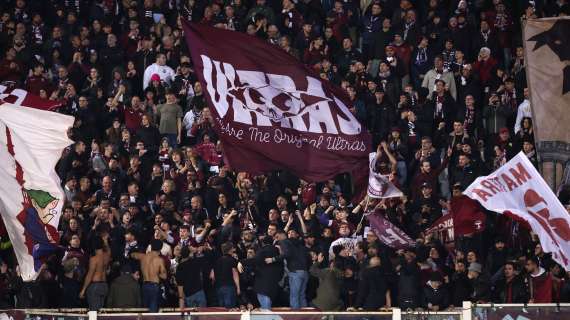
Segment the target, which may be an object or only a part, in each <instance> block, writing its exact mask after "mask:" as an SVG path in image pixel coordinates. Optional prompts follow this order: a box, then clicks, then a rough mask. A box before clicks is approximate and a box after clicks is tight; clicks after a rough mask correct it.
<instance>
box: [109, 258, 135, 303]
mask: <svg viewBox="0 0 570 320" xmlns="http://www.w3.org/2000/svg"><path fill="white" fill-rule="evenodd" d="M140 306H141V288H140V286H139V283H138V282H137V280H135V278H134V276H133V272H132V268H131V266H130V265H129V264H124V265H123V266H122V267H121V275H120V276H119V277H117V278H116V279H115V280H113V283H112V284H111V288H110V289H109V295H108V296H107V308H138V307H140Z"/></svg>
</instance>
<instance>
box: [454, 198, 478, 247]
mask: <svg viewBox="0 0 570 320" xmlns="http://www.w3.org/2000/svg"><path fill="white" fill-rule="evenodd" d="M449 210H450V213H451V216H452V218H453V232H454V234H455V237H458V236H462V235H467V234H474V233H479V232H483V231H485V221H486V220H487V216H485V213H484V212H483V211H482V210H481V208H480V206H479V204H478V203H477V201H474V200H472V199H470V198H469V197H467V196H465V195H461V196H458V197H452V198H451V201H450V204H449Z"/></svg>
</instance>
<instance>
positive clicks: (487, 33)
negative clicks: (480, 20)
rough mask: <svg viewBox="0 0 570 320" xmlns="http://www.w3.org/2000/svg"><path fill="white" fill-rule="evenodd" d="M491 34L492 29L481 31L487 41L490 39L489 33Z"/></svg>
mask: <svg viewBox="0 0 570 320" xmlns="http://www.w3.org/2000/svg"><path fill="white" fill-rule="evenodd" d="M490 34H491V30H487V32H483V31H481V36H482V37H483V40H485V43H487V41H489V35H490Z"/></svg>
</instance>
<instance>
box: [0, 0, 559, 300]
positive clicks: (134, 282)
mask: <svg viewBox="0 0 570 320" xmlns="http://www.w3.org/2000/svg"><path fill="white" fill-rule="evenodd" d="M568 13H570V6H569V4H568V1H566V0H556V1H555V0H535V1H526V0H520V1H519V0H492V1H489V0H471V1H465V0H461V1H458V0H429V1H428V0H417V1H412V0H401V1H400V0H374V1H371V0H361V1H354V0H323V1H319V0H301V1H296V0H282V1H281V0H231V1H230V0H212V1H206V0H144V1H142V0H140V1H134V0H84V1H81V0H42V1H40V0H38V1H32V0H15V1H14V0H12V1H3V2H2V4H0V53H1V54H2V60H1V61H0V81H1V84H2V85H4V86H6V87H8V88H24V89H25V90H27V91H29V92H31V93H33V94H36V95H39V96H41V97H43V98H45V99H50V100H56V101H61V102H62V107H61V108H59V112H61V113H64V114H68V115H73V116H75V123H74V125H73V128H71V129H70V132H69V135H70V137H71V138H72V139H73V140H74V141H75V144H74V145H72V146H71V147H70V148H68V150H66V151H65V153H64V155H63V156H62V158H61V161H60V162H59V164H58V166H57V172H58V174H59V176H60V177H61V179H62V185H63V188H64V190H65V194H66V202H65V206H64V209H63V214H62V217H61V220H60V226H59V230H60V245H61V249H60V251H58V252H56V253H55V254H53V255H52V256H50V257H49V258H47V259H46V260H45V263H44V265H43V267H42V269H41V272H40V275H39V277H38V280H37V281H36V282H34V283H23V282H22V281H21V279H19V278H18V270H17V262H16V261H15V258H14V255H13V252H12V250H11V248H10V244H9V240H8V238H7V234H6V232H4V234H3V235H2V246H1V247H0V249H1V256H2V261H1V263H0V307H2V308H8V307H13V306H17V307H48V308H55V307H81V306H89V308H90V309H94V310H96V309H99V308H101V307H148V308H150V309H151V310H153V311H154V310H157V309H158V308H159V307H179V306H180V307H206V306H210V307H213V306H216V307H226V308H241V309H253V308H258V307H260V308H264V309H267V308H271V307H291V308H293V309H299V308H302V307H308V306H313V307H316V308H319V309H321V310H345V309H349V310H353V309H364V310H378V309H379V308H383V307H393V306H399V307H401V308H403V309H409V308H411V309H416V308H422V309H424V310H430V311H437V310H444V309H447V308H450V307H458V306H461V305H462V301H466V300H470V301H473V302H495V303H515V302H516V303H526V302H555V301H570V282H568V281H567V280H568V275H567V274H566V272H565V271H564V270H563V269H562V268H561V267H560V266H559V265H558V264H556V263H555V262H554V261H553V260H552V258H551V257H550V255H549V254H546V253H544V252H543V251H542V248H541V245H540V243H539V242H538V239H537V237H536V235H535V234H533V233H532V232H531V231H530V230H529V228H528V226H527V225H525V224H524V223H523V222H520V221H513V220H511V219H510V218H507V217H504V216H499V215H497V214H495V213H491V212H485V215H486V228H485V231H483V232H480V233H473V234H464V235H459V236H457V237H455V238H453V237H450V236H447V237H444V236H443V234H440V233H438V232H431V233H428V232H426V229H428V228H429V227H430V226H431V225H432V224H433V223H434V222H435V221H436V220H437V219H438V218H440V217H441V216H442V215H444V214H448V213H449V210H450V206H451V205H452V204H453V202H454V201H458V199H459V200H460V199H462V197H463V196H462V195H461V191H462V190H463V189H464V188H465V187H466V186H468V185H469V184H470V183H471V182H472V181H473V180H474V179H475V178H476V177H477V176H480V175H483V174H487V173H489V172H491V171H492V170H494V169H496V168H498V167H499V166H501V165H502V164H504V163H505V162H506V161H507V160H508V159H510V158H511V157H512V156H513V155H515V154H516V153H518V152H519V151H520V150H522V151H523V152H524V154H525V155H526V156H527V157H528V158H529V159H530V160H531V161H532V162H533V163H534V164H536V161H537V160H536V153H535V150H534V140H533V126H532V119H531V112H530V102H529V100H528V96H529V92H528V88H527V85H526V83H527V82H526V77H525V67H526V64H525V59H524V54H523V47H522V36H521V26H522V24H524V22H525V20H526V19H531V18H536V17H546V16H562V15H566V14H568ZM182 20H190V21H194V22H198V23H202V24H207V25H211V26H214V27H219V28H227V29H231V30H235V31H236V32H245V33H247V34H249V35H251V36H253V37H259V38H262V39H265V40H267V42H268V43H270V44H271V45H275V46H278V47H280V48H282V49H283V50H285V51H287V52H289V53H290V54H291V55H292V56H294V57H295V58H296V59H298V60H299V61H301V62H302V63H304V64H307V65H308V66H310V67H311V68H313V69H314V70H315V72H316V73H317V74H319V75H320V77H321V78H322V79H324V80H325V81H330V82H332V83H335V84H337V85H339V86H340V87H342V88H343V89H344V90H346V92H347V93H348V96H349V98H350V100H351V101H350V102H351V105H350V110H351V112H353V113H354V114H355V115H356V117H357V118H358V119H359V120H360V121H361V122H362V123H363V124H364V125H365V126H366V128H368V130H369V131H370V133H371V134H372V136H373V140H374V146H373V147H374V149H376V148H377V150H378V158H379V161H378V162H377V164H378V165H377V168H376V169H377V170H379V171H381V172H384V173H386V174H391V176H392V177H393V181H394V183H396V184H397V186H398V187H399V188H400V189H401V190H402V191H404V194H405V196H403V197H401V198H393V199H385V200H374V199H368V198H366V199H364V200H362V202H360V203H351V198H352V195H353V194H352V193H353V191H352V190H353V189H352V186H351V181H350V177H349V176H348V175H346V174H340V175H339V176H338V177H336V178H335V179H333V180H329V181H324V182H319V183H308V182H305V181H302V180H299V179H298V178H296V177H294V176H292V175H291V174H289V173H288V172H286V171H279V172H271V173H267V174H266V175H262V176H251V175H249V174H248V173H246V172H235V171H232V169H231V168H229V167H228V166H227V165H226V163H225V162H224V156H223V146H222V145H221V144H220V143H219V141H218V137H217V135H216V132H215V130H214V128H213V126H214V122H213V117H212V113H211V111H210V110H209V108H208V106H207V103H206V97H205V93H204V92H203V88H202V86H201V85H200V83H199V82H198V81H197V78H196V75H195V73H194V70H193V67H192V61H191V59H190V57H189V53H188V48H187V45H186V43H185V41H184V38H183V32H182V29H181V21H182ZM568 194H569V192H568V191H567V190H566V188H562V190H561V191H560V192H559V196H560V198H561V201H562V202H563V203H564V204H567V202H568V199H569V196H568ZM371 208H376V209H378V210H379V211H380V212H383V213H384V214H385V215H386V217H387V219H389V220H390V221H391V222H392V223H394V224H395V225H396V226H398V227H399V228H401V229H402V230H403V231H405V232H406V233H407V234H408V235H410V236H411V237H412V238H413V239H416V242H417V245H416V246H415V247H414V248H409V249H406V250H397V251H396V250H393V249H391V248H389V247H387V246H386V245H384V244H383V243H382V242H381V241H379V239H378V237H377V236H376V235H375V233H374V232H372V231H371V230H370V228H369V227H367V222H366V219H362V216H363V213H364V212H365V211H368V210H370V209H371Z"/></svg>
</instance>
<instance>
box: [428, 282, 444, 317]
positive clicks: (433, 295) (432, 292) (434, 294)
mask: <svg viewBox="0 0 570 320" xmlns="http://www.w3.org/2000/svg"><path fill="white" fill-rule="evenodd" d="M422 293H423V299H422V300H423V303H422V306H423V307H424V308H428V305H429V304H431V305H432V306H439V310H443V309H445V308H447V306H448V305H449V292H448V291H447V288H445V286H440V287H439V288H437V289H435V288H434V287H432V286H431V283H430V281H428V282H427V283H426V285H425V286H424V289H423V291H422Z"/></svg>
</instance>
